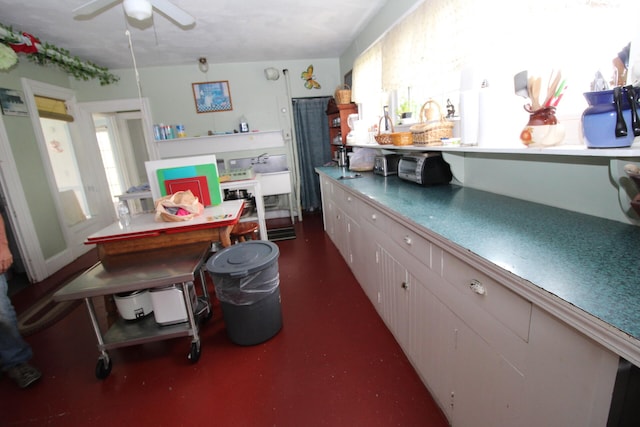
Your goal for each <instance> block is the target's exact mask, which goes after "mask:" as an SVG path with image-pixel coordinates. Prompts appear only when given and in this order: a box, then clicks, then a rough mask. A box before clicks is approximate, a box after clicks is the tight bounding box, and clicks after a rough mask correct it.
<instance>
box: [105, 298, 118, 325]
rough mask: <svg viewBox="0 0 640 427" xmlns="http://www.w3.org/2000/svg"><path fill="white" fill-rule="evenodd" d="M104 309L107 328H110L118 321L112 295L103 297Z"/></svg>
mask: <svg viewBox="0 0 640 427" xmlns="http://www.w3.org/2000/svg"><path fill="white" fill-rule="evenodd" d="M104 308H105V311H106V312H107V326H108V327H111V325H113V324H114V323H115V321H116V320H118V316H119V315H118V307H117V306H116V301H115V300H114V299H113V295H105V296H104Z"/></svg>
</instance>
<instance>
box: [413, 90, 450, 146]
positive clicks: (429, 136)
mask: <svg viewBox="0 0 640 427" xmlns="http://www.w3.org/2000/svg"><path fill="white" fill-rule="evenodd" d="M419 117H420V123H418V124H415V125H413V126H411V127H410V128H409V130H410V131H411V133H412V134H413V144H414V145H429V146H437V145H442V138H451V137H452V136H453V126H454V124H453V122H450V121H449V120H447V119H446V118H445V117H444V115H443V114H442V108H441V107H440V104H438V103H437V102H436V101H434V100H433V99H430V100H428V101H427V102H425V103H424V105H423V106H422V108H421V109H420V115H419Z"/></svg>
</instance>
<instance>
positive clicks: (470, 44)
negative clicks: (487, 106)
mask: <svg viewBox="0 0 640 427" xmlns="http://www.w3.org/2000/svg"><path fill="white" fill-rule="evenodd" d="M639 3H640V2H638V1H637V0H598V1H595V0H518V1H510V2H507V1H504V0H483V1H477V0H427V1H424V2H423V3H421V4H420V5H419V6H418V7H417V8H415V9H414V10H413V11H412V12H410V13H409V14H408V15H407V16H405V17H404V18H403V19H402V20H400V21H399V22H398V23H397V24H396V25H395V26H394V27H392V28H391V29H389V31H387V33H386V34H384V35H383V37H382V38H381V39H380V40H379V41H378V42H377V43H376V45H375V46H373V47H372V48H370V49H369V50H367V51H365V52H364V53H363V54H362V55H360V56H359V57H358V58H357V59H356V61H355V63H354V67H353V86H354V89H356V90H355V92H356V95H355V98H354V99H355V100H356V102H358V103H361V102H362V103H366V104H367V105H366V106H365V108H364V109H365V111H366V110H367V109H375V110H378V111H377V112H376V113H377V114H380V113H381V105H385V103H388V102H389V101H388V99H385V100H382V101H381V100H380V99H375V98H374V96H373V93H372V92H375V93H376V94H378V96H379V94H380V93H382V91H385V92H389V93H391V92H394V91H405V92H406V88H408V87H409V88H411V93H412V96H415V97H416V99H420V101H423V102H424V101H426V100H427V99H428V98H435V99H436V100H438V101H440V102H445V101H446V99H447V98H451V99H452V100H455V101H456V102H457V99H458V91H459V90H460V77H461V72H462V71H463V70H467V69H473V70H474V72H475V73H477V74H479V75H480V76H481V77H482V78H481V79H480V81H481V80H482V79H485V78H488V79H489V80H490V84H491V83H493V84H494V87H498V88H499V89H501V90H504V91H509V94H510V95H513V76H514V75H515V74H516V73H517V72H519V71H521V70H524V69H529V70H531V71H532V72H536V73H539V75H541V76H543V77H542V78H543V87H544V88H546V85H547V79H548V76H549V75H550V73H551V71H552V70H553V69H556V70H557V69H561V70H562V73H563V76H566V78H567V81H568V85H569V90H568V91H567V93H566V94H565V96H564V98H563V108H564V109H566V110H567V111H572V112H573V113H574V114H579V113H580V112H581V111H582V110H583V109H584V107H585V106H586V103H585V102H584V99H583V97H582V92H585V91H588V90H589V84H590V82H591V80H592V79H593V76H594V74H595V72H596V71H598V70H602V72H603V74H604V75H605V76H607V77H608V75H609V74H611V73H612V68H611V60H612V58H613V57H614V56H615V55H616V54H617V53H618V51H619V50H620V49H621V48H622V47H623V46H625V45H626V44H627V43H628V42H629V41H630V40H632V39H634V38H635V33H636V32H637V31H638V30H637V29H636V27H637V26H636V25H633V24H631V25H627V24H629V23H632V22H635V19H634V18H631V19H629V18H628V17H636V16H638V11H639V9H640V6H638V4H639ZM376 69H378V70H379V71H376ZM378 78H379V79H380V81H379V82H378V81H376V82H375V84H373V82H372V80H375V79H378ZM367 92H369V93H370V94H369V95H367ZM559 112H560V111H559Z"/></svg>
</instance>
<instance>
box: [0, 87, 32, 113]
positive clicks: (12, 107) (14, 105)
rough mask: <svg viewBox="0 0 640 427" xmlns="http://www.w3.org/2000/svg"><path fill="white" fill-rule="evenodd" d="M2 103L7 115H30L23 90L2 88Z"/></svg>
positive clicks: (0, 89) (0, 101)
mask: <svg viewBox="0 0 640 427" xmlns="http://www.w3.org/2000/svg"><path fill="white" fill-rule="evenodd" d="M0 105H2V114H4V115H5V116H28V115H29V110H28V109H27V104H26V103H25V102H24V93H23V92H22V91H21V90H15V89H4V88H0Z"/></svg>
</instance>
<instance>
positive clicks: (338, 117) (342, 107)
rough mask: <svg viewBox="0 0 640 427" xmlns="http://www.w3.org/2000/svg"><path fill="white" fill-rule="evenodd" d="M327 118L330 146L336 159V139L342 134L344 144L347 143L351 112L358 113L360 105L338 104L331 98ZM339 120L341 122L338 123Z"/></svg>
mask: <svg viewBox="0 0 640 427" xmlns="http://www.w3.org/2000/svg"><path fill="white" fill-rule="evenodd" d="M326 112H327V120H328V123H329V146H330V147H331V158H332V159H336V152H337V151H338V147H339V145H338V144H335V143H334V141H335V139H336V137H338V136H340V139H341V140H342V145H346V143H347V134H348V133H349V131H350V129H349V125H348V120H347V119H348V117H349V114H358V106H357V105H356V104H354V103H351V104H336V100H335V99H333V98H331V100H329V104H328V105H327V111H326ZM338 121H339V123H337V122H338Z"/></svg>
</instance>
